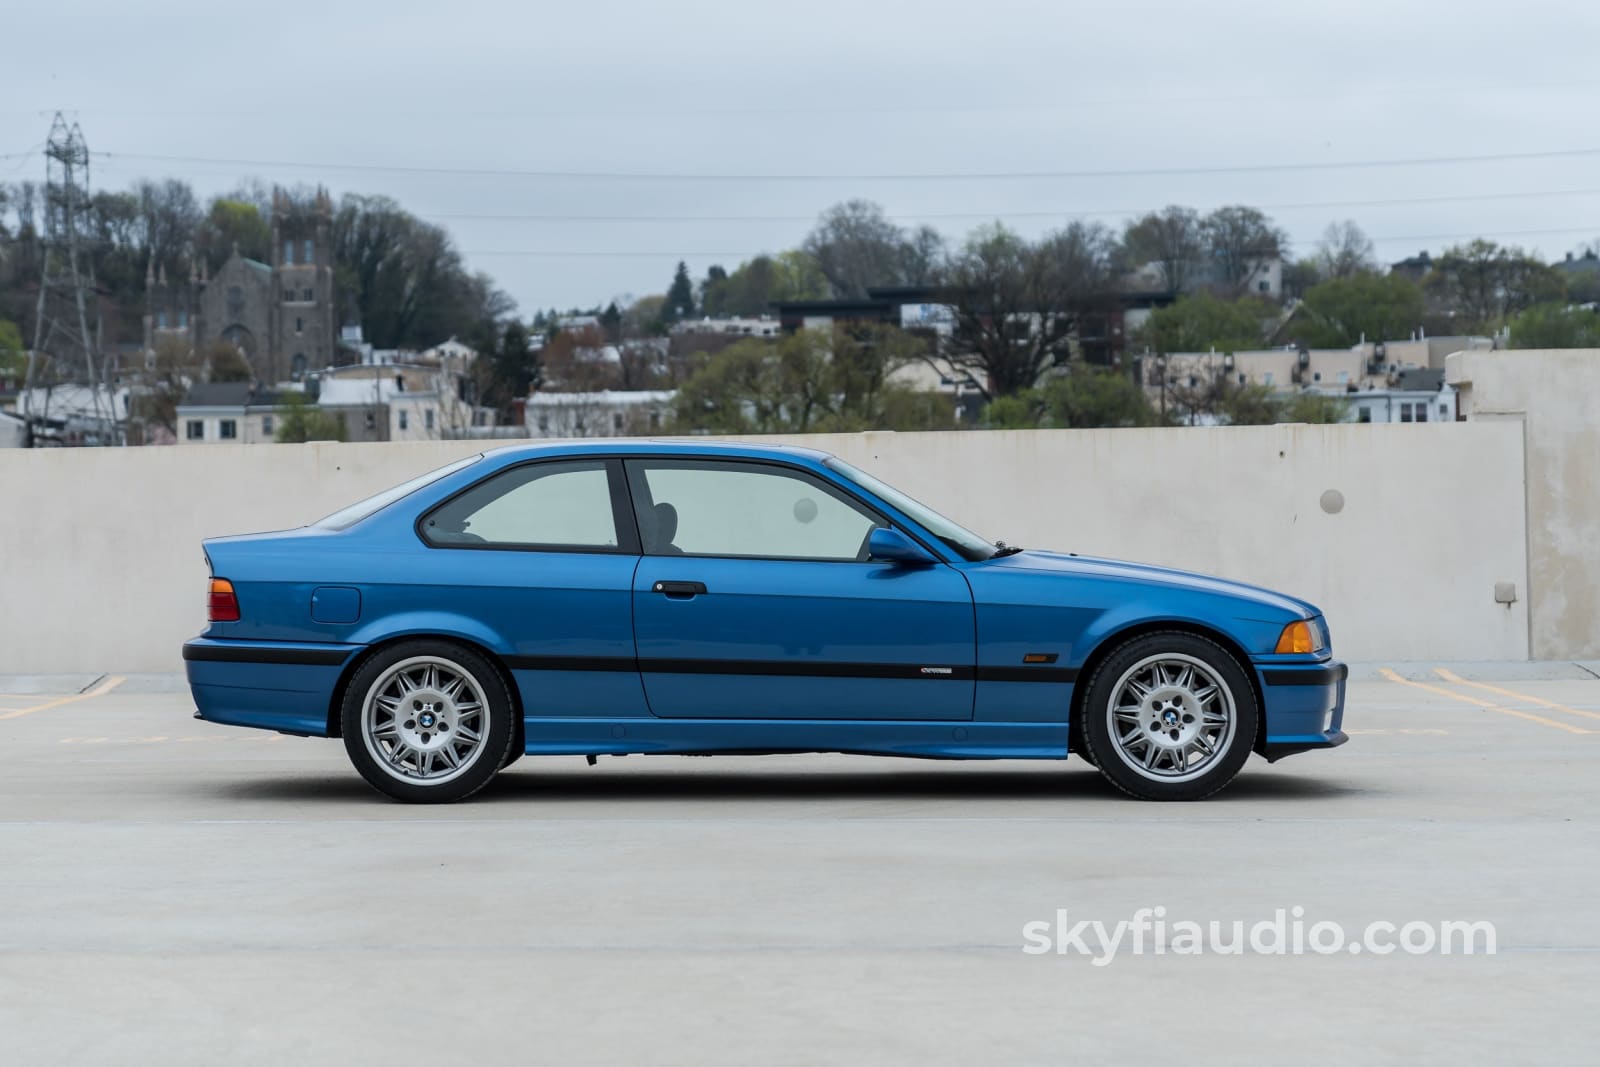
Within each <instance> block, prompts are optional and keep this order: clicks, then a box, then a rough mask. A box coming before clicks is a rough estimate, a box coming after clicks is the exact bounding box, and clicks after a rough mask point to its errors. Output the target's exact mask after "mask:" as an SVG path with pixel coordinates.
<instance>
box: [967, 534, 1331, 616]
mask: <svg viewBox="0 0 1600 1067" xmlns="http://www.w3.org/2000/svg"><path fill="white" fill-rule="evenodd" d="M988 565H990V566H995V567H1006V568H1014V569H1016V570H1024V571H1033V572H1037V573H1045V574H1049V573H1057V574H1062V575H1077V576H1082V577H1102V578H1120V579H1124V580H1126V581H1136V582H1151V583H1154V584H1157V585H1164V586H1168V587H1170V588H1175V589H1189V590H1193V591H1195V592H1199V593H1211V594H1214V595H1219V596H1227V597H1232V598H1234V599H1236V600H1246V601H1250V602H1251V603H1255V604H1260V605H1262V606H1263V607H1267V608H1271V609H1273V610H1276V611H1280V612H1287V613H1289V614H1291V615H1294V616H1296V617H1298V618H1312V617H1314V616H1317V615H1321V614H1322V612H1321V611H1320V610H1319V609H1318V608H1317V606H1316V605H1315V604H1311V603H1309V602H1307V601H1304V600H1301V599H1299V598H1298V597H1292V596H1287V595H1285V594H1283V593H1279V592H1275V591H1273V590H1271V589H1263V588H1261V587H1260V586H1258V585H1248V584H1246V583H1244V582H1234V581H1229V580H1228V579H1226V578H1216V577H1213V576H1211V575H1209V574H1196V573H1194V572H1193V571H1181V570H1177V569H1175V568H1172V567H1158V566H1155V565H1154V564H1151V563H1129V562H1127V561H1125V560H1118V559H1098V558H1096V557H1094V556H1078V555H1073V554H1072V553H1069V552H1044V551H1038V550H1034V549H1028V550H1026V551H1023V552H1018V553H1017V554H1016V555H1013V556H1002V557H1000V558H999V559H996V560H991V561H990V563H989V564H988Z"/></svg>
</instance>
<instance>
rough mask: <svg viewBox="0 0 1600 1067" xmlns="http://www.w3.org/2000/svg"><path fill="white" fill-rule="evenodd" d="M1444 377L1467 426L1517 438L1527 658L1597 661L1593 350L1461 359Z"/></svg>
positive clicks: (1597, 461)
mask: <svg viewBox="0 0 1600 1067" xmlns="http://www.w3.org/2000/svg"><path fill="white" fill-rule="evenodd" d="M1445 375H1446V377H1447V378H1448V379H1449V381H1450V382H1451V383H1452V384H1453V385H1455V387H1456V389H1457V390H1458V391H1459V395H1460V398H1461V400H1460V402H1461V410H1462V412H1463V413H1464V414H1466V416H1467V417H1468V418H1469V419H1471V420H1473V421H1474V422H1478V423H1487V422H1492V421H1502V422H1509V423H1512V424H1514V425H1515V426H1516V427H1517V428H1518V429H1519V430H1520V431H1521V432H1522V433H1523V434H1524V438H1525V442H1526V443H1525V448H1526V453H1527V479H1528V497H1527V500H1528V504H1527V510H1528V570H1529V575H1528V585H1529V589H1528V602H1529V606H1530V612H1531V621H1532V635H1531V646H1532V653H1533V656H1534V658H1535V659H1591V658H1596V657H1600V413H1597V410H1596V406H1595V401H1596V399H1597V398H1600V349H1593V348H1588V349H1557V350H1548V349H1547V350H1537V349H1529V350H1522V351H1512V352H1460V353H1457V354H1455V355H1452V356H1450V357H1449V359H1448V360H1447V361H1446V368H1445Z"/></svg>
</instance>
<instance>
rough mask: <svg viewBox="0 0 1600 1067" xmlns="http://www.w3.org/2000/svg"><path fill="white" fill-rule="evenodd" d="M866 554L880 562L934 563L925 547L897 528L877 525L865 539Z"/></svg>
mask: <svg viewBox="0 0 1600 1067" xmlns="http://www.w3.org/2000/svg"><path fill="white" fill-rule="evenodd" d="M867 555H868V557H869V558H871V559H874V560H877V561H879V562H882V563H934V562H937V561H936V560H935V559H934V558H933V557H932V556H930V555H928V552H927V550H926V549H924V548H923V547H922V546H921V545H919V544H917V543H916V542H915V541H913V540H911V538H909V537H907V536H906V535H905V534H903V533H901V532H900V531H899V530H893V529H890V528H889V527H887V526H879V527H878V528H877V529H875V530H873V531H872V536H871V537H869V538H868V539H867Z"/></svg>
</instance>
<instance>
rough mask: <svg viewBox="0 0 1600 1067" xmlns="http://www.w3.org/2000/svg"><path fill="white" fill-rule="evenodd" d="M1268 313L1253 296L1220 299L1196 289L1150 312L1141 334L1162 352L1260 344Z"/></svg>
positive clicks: (1255, 346) (1228, 349)
mask: <svg viewBox="0 0 1600 1067" xmlns="http://www.w3.org/2000/svg"><path fill="white" fill-rule="evenodd" d="M1271 315H1272V309H1271V308H1270V307H1268V306H1267V305H1266V304H1264V303H1263V302H1262V301H1260V300H1258V299H1256V298H1255V297H1251V296H1245V297H1240V298H1239V299H1237V300H1219V299H1217V298H1216V297H1214V296H1212V295H1211V294H1210V293H1195V294H1194V295H1193V296H1184V297H1179V298H1178V301H1177V302H1176V303H1174V304H1172V305H1170V306H1168V307H1164V308H1157V309H1156V310H1155V311H1153V312H1151V313H1150V319H1149V321H1148V322H1147V323H1145V327H1144V338H1145V341H1146V343H1147V344H1149V345H1150V347H1151V348H1154V349H1155V350H1156V351H1157V352H1161V353H1171V352H1206V351H1209V350H1211V349H1213V348H1215V349H1216V350H1217V351H1219V352H1232V351H1237V350H1240V349H1250V348H1259V347H1260V346H1261V344H1262V338H1263V336H1264V330H1263V326H1264V324H1265V323H1266V322H1267V321H1268V319H1269V318H1270V317H1271Z"/></svg>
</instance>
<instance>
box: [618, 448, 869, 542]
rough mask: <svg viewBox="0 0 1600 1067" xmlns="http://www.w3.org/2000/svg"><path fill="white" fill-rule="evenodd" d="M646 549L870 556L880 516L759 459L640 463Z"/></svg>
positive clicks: (638, 499) (638, 503)
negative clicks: (759, 462) (750, 461)
mask: <svg viewBox="0 0 1600 1067" xmlns="http://www.w3.org/2000/svg"><path fill="white" fill-rule="evenodd" d="M629 469H630V472H634V471H636V472H637V474H635V475H633V476H635V477H638V476H642V477H643V479H644V482H645V484H646V485H647V486H648V490H649V499H648V501H646V500H645V499H644V494H643V493H642V492H640V491H639V489H638V487H637V486H636V487H635V500H634V507H635V510H636V511H637V512H638V514H639V529H640V534H641V535H642V536H643V538H644V542H645V551H646V552H647V553H650V554H653V555H677V554H680V553H682V554H685V555H696V556H772V557H780V558H784V559H818V560H862V559H866V548H867V534H868V532H869V531H871V529H872V528H873V527H874V526H876V525H879V522H878V520H877V518H876V517H875V516H873V515H871V514H870V513H868V512H866V511H864V510H862V509H861V508H859V507H858V506H857V505H855V504H854V503H849V502H846V501H845V500H844V499H842V498H841V497H839V496H837V495H835V494H834V493H833V492H831V491H829V490H828V489H825V488H823V487H822V486H821V485H819V484H818V483H816V482H814V481H812V480H810V479H809V478H805V477H803V476H801V475H799V474H797V473H794V472H790V471H785V470H783V469H782V468H778V467H764V466H759V465H754V464H738V463H705V464H695V463H686V462H665V461H663V462H651V461H634V463H633V464H631V465H630V468H629Z"/></svg>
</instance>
